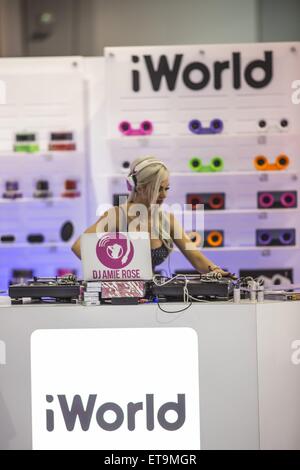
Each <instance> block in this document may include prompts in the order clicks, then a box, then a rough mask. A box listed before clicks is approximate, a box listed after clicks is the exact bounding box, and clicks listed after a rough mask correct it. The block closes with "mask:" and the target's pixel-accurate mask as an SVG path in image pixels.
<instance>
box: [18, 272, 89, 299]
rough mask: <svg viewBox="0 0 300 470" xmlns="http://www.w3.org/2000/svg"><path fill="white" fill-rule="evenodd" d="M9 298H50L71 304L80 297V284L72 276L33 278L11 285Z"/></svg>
mask: <svg viewBox="0 0 300 470" xmlns="http://www.w3.org/2000/svg"><path fill="white" fill-rule="evenodd" d="M9 296H10V297H11V298H12V299H14V300H20V299H23V298H31V299H39V300H43V299H44V298H50V299H54V300H56V301H58V302H71V301H72V300H73V299H78V298H79V296H80V283H79V282H78V281H77V279H76V277H75V276H74V275H72V274H71V275H68V276H64V277H34V278H33V279H32V280H30V281H27V282H26V283H23V284H15V285H11V286H10V287H9Z"/></svg>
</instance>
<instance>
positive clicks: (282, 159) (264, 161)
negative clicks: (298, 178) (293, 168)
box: [253, 153, 290, 171]
mask: <svg viewBox="0 0 300 470" xmlns="http://www.w3.org/2000/svg"><path fill="white" fill-rule="evenodd" d="M253 163H254V166H255V168H256V170H258V171H276V170H285V169H286V168H287V167H288V166H289V163H290V159H289V157H288V156H287V155H285V154H284V153H281V154H280V155H278V156H277V157H276V158H275V162H274V163H270V162H269V160H268V158H267V157H265V156H264V155H257V156H256V157H255V158H254V160H253Z"/></svg>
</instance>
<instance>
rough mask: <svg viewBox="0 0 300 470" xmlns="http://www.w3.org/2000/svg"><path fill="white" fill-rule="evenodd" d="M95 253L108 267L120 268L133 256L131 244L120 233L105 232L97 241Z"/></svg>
mask: <svg viewBox="0 0 300 470" xmlns="http://www.w3.org/2000/svg"><path fill="white" fill-rule="evenodd" d="M96 254H97V257H98V259H99V261H100V262H101V263H102V264H104V266H106V267H108V268H110V269H121V268H124V267H125V266H127V265H128V264H129V263H130V261H131V260H132V258H133V254H134V249H133V244H132V243H131V241H130V240H129V238H128V237H126V236H125V235H123V234H122V233H107V234H106V235H104V236H103V237H101V238H100V240H99V241H98V243H97V246H96Z"/></svg>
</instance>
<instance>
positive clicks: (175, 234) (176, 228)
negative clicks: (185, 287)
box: [169, 213, 230, 276]
mask: <svg viewBox="0 0 300 470" xmlns="http://www.w3.org/2000/svg"><path fill="white" fill-rule="evenodd" d="M169 216H170V229H171V237H172V239H173V241H174V243H175V245H176V246H177V247H178V248H179V250H180V251H181V252H182V253H183V254H184V256H185V257H186V258H187V259H188V260H189V262H190V263H191V264H192V265H193V266H194V268H195V269H196V270H197V271H199V272H210V271H216V272H221V274H222V275H223V276H228V275H229V274H230V273H227V271H223V270H222V269H221V268H219V266H217V265H216V264H215V263H213V262H212V261H211V260H210V259H208V258H207V257H206V256H205V255H204V254H203V253H201V251H200V250H199V248H198V247H196V245H195V243H194V242H192V241H191V240H190V238H189V237H188V236H187V234H186V233H185V231H184V230H183V228H182V227H181V225H180V224H179V222H178V221H177V220H176V219H175V217H174V214H172V213H171V214H169Z"/></svg>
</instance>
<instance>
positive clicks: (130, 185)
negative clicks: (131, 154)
mask: <svg viewBox="0 0 300 470" xmlns="http://www.w3.org/2000/svg"><path fill="white" fill-rule="evenodd" d="M157 163H160V164H161V165H163V166H164V167H165V168H167V167H166V165H165V164H164V162H161V161H160V160H146V161H144V162H141V163H138V164H137V165H136V167H134V169H133V170H132V172H131V173H130V174H129V175H128V176H127V178H126V183H127V189H128V191H132V190H133V189H134V188H135V187H136V184H137V179H136V175H137V174H138V172H139V171H141V170H143V169H144V168H146V167H147V166H149V165H156V164H157Z"/></svg>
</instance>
